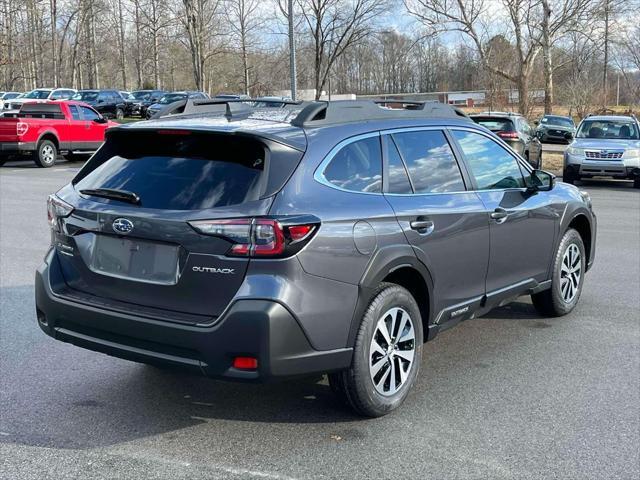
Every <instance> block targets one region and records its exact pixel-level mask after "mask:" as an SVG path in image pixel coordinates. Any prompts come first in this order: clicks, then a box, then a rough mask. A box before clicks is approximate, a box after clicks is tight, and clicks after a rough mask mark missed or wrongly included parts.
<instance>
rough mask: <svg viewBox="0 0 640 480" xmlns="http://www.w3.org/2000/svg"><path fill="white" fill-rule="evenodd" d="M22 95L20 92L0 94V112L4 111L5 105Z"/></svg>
mask: <svg viewBox="0 0 640 480" xmlns="http://www.w3.org/2000/svg"><path fill="white" fill-rule="evenodd" d="M20 95H22V94H21V93H20V92H0V111H1V110H3V109H4V105H5V103H7V102H8V101H9V100H13V99H14V98H18V97H19V96H20Z"/></svg>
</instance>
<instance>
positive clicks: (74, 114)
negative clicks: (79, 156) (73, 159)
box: [68, 104, 87, 150]
mask: <svg viewBox="0 0 640 480" xmlns="http://www.w3.org/2000/svg"><path fill="white" fill-rule="evenodd" d="M69 113H70V114H71V118H70V119H69V125H68V143H69V150H75V149H82V143H83V142H84V139H85V137H86V126H85V124H86V123H87V122H86V121H85V120H84V119H83V118H82V114H81V113H80V107H79V106H78V105H75V104H71V105H69Z"/></svg>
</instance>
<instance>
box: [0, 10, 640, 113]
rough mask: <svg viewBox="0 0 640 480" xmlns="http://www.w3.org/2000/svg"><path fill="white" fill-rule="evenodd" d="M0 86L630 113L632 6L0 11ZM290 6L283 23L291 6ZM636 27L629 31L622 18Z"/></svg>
mask: <svg viewBox="0 0 640 480" xmlns="http://www.w3.org/2000/svg"><path fill="white" fill-rule="evenodd" d="M0 2H1V3H0V27H1V33H0V69H1V70H0V85H1V88H0V89H2V90H19V91H26V90H29V89H31V88H36V87H43V86H52V87H55V86H69V87H74V88H79V89H80V88H120V89H123V90H133V89H140V88H160V89H167V90H178V89H196V90H203V91H207V92H209V93H219V92H234V93H246V94H249V95H254V96H255V95H262V94H269V93H273V92H275V91H279V90H287V89H288V88H289V43H288V28H287V25H288V20H289V18H291V19H292V21H293V24H294V32H295V45H296V54H297V83H298V88H299V89H315V91H316V94H317V95H318V96H319V95H320V93H321V92H322V91H331V92H332V93H355V94H394V93H416V92H431V91H455V90H485V91H486V92H487V95H488V96H489V97H490V99H491V101H492V102H494V103H499V99H500V98H501V92H504V91H505V90H507V89H515V90H517V91H518V92H519V94H518V97H517V98H518V109H519V110H520V112H522V113H528V112H529V111H530V109H531V106H532V98H533V96H532V92H537V91H540V90H544V105H545V111H547V112H551V111H552V110H553V106H554V105H556V104H563V105H567V106H569V107H570V108H571V109H572V111H574V112H575V113H576V114H578V115H580V114H581V112H582V111H586V110H587V109H589V108H590V106H593V105H603V106H604V105H611V104H613V103H617V102H620V103H622V104H625V105H637V104H638V103H640V25H639V24H638V22H637V18H638V12H639V11H640V0H294V1H293V2H289V1H287V0H0ZM290 3H293V8H292V10H291V11H289V4H290ZM634 19H635V20H634Z"/></svg>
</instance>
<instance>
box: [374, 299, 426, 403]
mask: <svg viewBox="0 0 640 480" xmlns="http://www.w3.org/2000/svg"><path fill="white" fill-rule="evenodd" d="M415 348H416V344H415V329H414V327H413V321H412V319H411V316H410V315H409V314H408V313H407V312H406V311H405V310H404V309H402V308H399V307H395V308H391V309H390V310H388V311H387V312H386V313H385V314H384V315H382V316H381V317H380V319H379V320H378V323H377V324H376V328H375V331H374V333H373V338H372V339H371V345H370V349H369V374H370V376H371V381H372V382H373V385H374V387H375V389H376V391H377V392H378V393H379V394H381V395H384V396H390V395H394V394H395V393H397V392H398V391H399V390H400V389H401V388H402V387H403V386H404V385H405V383H406V381H407V378H408V377H409V372H410V371H411V367H412V366H413V361H414V358H415Z"/></svg>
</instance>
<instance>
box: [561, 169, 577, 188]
mask: <svg viewBox="0 0 640 480" xmlns="http://www.w3.org/2000/svg"><path fill="white" fill-rule="evenodd" d="M578 180H580V177H579V176H578V175H576V174H575V173H573V172H572V171H571V170H569V169H568V168H565V169H564V170H562V181H563V182H564V183H568V184H569V185H575V183H576V182H577V181H578Z"/></svg>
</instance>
